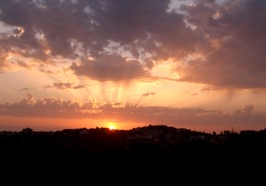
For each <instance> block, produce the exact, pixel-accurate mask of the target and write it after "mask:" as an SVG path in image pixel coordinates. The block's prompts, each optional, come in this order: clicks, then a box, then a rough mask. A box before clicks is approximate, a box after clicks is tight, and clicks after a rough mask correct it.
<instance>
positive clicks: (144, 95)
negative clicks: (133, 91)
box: [142, 92, 156, 97]
mask: <svg viewBox="0 0 266 186" xmlns="http://www.w3.org/2000/svg"><path fill="white" fill-rule="evenodd" d="M155 94H156V93H155V92H146V93H143V94H142V96H143V97H147V96H153V95H155Z"/></svg>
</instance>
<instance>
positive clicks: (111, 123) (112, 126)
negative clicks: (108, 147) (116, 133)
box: [107, 121, 117, 130]
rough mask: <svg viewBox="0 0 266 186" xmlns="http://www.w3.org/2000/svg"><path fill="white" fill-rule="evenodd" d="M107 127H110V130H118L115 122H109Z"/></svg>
mask: <svg viewBox="0 0 266 186" xmlns="http://www.w3.org/2000/svg"><path fill="white" fill-rule="evenodd" d="M107 127H108V128H109V129H110V130H115V129H117V127H116V124H115V123H114V122H113V121H109V122H108V125H107Z"/></svg>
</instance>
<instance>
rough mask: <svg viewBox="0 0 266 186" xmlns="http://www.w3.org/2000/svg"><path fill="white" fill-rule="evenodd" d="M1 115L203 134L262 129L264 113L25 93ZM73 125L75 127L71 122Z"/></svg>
mask: <svg viewBox="0 0 266 186" xmlns="http://www.w3.org/2000/svg"><path fill="white" fill-rule="evenodd" d="M0 116H5V117H6V116H9V117H10V116H13V117H22V118H25V117H28V118H54V119H56V120H57V121H58V119H60V118H61V119H62V120H63V119H67V118H68V119H74V120H76V119H78V118H80V119H82V118H83V119H84V118H85V119H86V118H87V119H94V120H98V121H100V120H106V119H112V120H116V121H117V122H129V123H136V125H137V126H140V125H143V124H146V125H147V124H168V125H171V126H175V127H177V128H178V127H184V126H187V127H188V128H201V130H205V131H210V130H217V129H219V128H224V129H226V128H228V127H235V128H236V129H238V130H244V129H246V128H248V127H250V126H251V125H256V126H257V127H263V126H264V121H265V119H266V113H262V112H257V111H255V108H254V106H253V105H245V106H243V108H240V109H236V110H235V112H232V113H224V112H222V111H220V110H205V109H201V108H167V107H159V106H150V107H148V106H146V107H143V106H135V105H121V104H118V103H116V104H100V103H94V102H87V103H83V104H81V103H79V102H77V101H70V100H62V99H54V98H43V99H36V98H34V97H33V96H32V95H30V94H27V97H26V98H25V99H23V100H21V101H20V102H17V103H4V104H1V105H0ZM66 123H67V125H65V126H69V122H66ZM240 124H241V125H240ZM63 126H64V125H63ZM73 126H75V124H74V123H73ZM206 126H208V127H206ZM32 127H35V126H34V125H33V126H32ZM36 127H37V126H36ZM124 128H126V126H124ZM255 128H256V127H255Z"/></svg>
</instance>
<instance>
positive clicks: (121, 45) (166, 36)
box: [0, 0, 266, 88]
mask: <svg viewBox="0 0 266 186" xmlns="http://www.w3.org/2000/svg"><path fill="white" fill-rule="evenodd" d="M177 2H178V1H177ZM179 3H181V4H182V3H184V2H183V1H180V2H179ZM169 4H170V1H169V0H165V1H160V0H146V1H142V0H134V1H131V0H100V1H91V0H87V1H59V0H56V1H54V0H45V1H41V0H34V1H33V0H25V1H15V0H11V1H1V2H0V12H1V13H0V21H1V27H2V29H1V33H0V40H1V44H0V68H1V71H4V70H6V67H7V66H8V55H11V54H14V53H15V54H17V55H20V56H23V57H25V58H33V59H35V60H38V61H39V63H52V61H53V59H55V58H60V59H71V60H74V62H73V63H72V64H70V65H69V69H71V70H72V71H73V73H74V74H76V75H77V76H85V77H87V78H90V79H93V80H97V81H122V80H133V79H138V78H143V77H145V78H148V77H149V76H151V75H150V73H149V71H150V70H151V69H152V68H153V67H154V66H155V65H156V64H157V63H158V61H160V60H167V59H170V58H171V59H173V60H174V61H175V62H176V71H177V72H178V73H179V74H180V79H179V81H185V82H194V83H204V84H209V85H211V86H214V87H221V88H265V87H266V83H265V81H264V80H265V78H266V77H265V76H266V75H265V74H266V65H265V59H266V53H265V52H264V48H265V47H266V39H265V38H266V37H265V33H266V26H265V24H264V23H266V15H265V14H266V13H265V12H266V11H265V10H266V2H265V1H261V0H243V1H238V0H232V1H223V3H220V2H219V1H207V0H195V1H194V3H192V4H183V5H182V6H181V7H180V8H176V9H173V10H172V11H170V10H169ZM195 56H197V57H195ZM20 64H21V65H23V66H26V65H27V64H26V63H23V64H22V63H21V62H20Z"/></svg>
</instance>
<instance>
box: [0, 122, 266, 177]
mask: <svg viewBox="0 0 266 186" xmlns="http://www.w3.org/2000/svg"><path fill="white" fill-rule="evenodd" d="M265 148H266V130H260V131H241V132H239V133H236V132H231V131H224V132H221V133H220V134H209V133H205V132H199V131H192V130H189V129H184V128H180V129H178V128H173V127H167V126H164V125H149V126H146V127H139V128H134V129H131V130H109V129H107V128H93V129H86V128H81V129H65V130H61V131H55V132H47V131H46V132H44V131H33V130H32V129H30V128H25V129H23V130H22V131H20V132H11V131H2V132H0V149H1V160H4V162H3V165H8V167H12V166H17V165H20V166H19V167H25V166H26V167H27V166H28V164H31V165H32V164H33V166H31V168H32V169H33V170H36V169H37V170H38V168H40V167H45V168H48V169H49V168H51V167H52V170H51V171H59V170H60V171H62V170H64V171H66V170H69V167H71V171H73V170H75V169H78V168H79V167H80V166H83V167H85V168H86V169H94V170H96V169H97V168H99V167H103V166H104V167H105V170H109V171H110V170H111V171H112V169H113V168H114V167H116V168H118V167H119V168H120V169H121V170H128V169H129V168H130V169H131V168H135V169H139V170H138V171H143V172H145V171H154V172H156V170H158V167H160V170H161V171H162V170H164V169H167V170H170V169H174V170H175V171H177V170H179V171H180V172H183V171H190V172H192V173H193V171H196V170H199V169H202V168H205V169H206V168H207V169H208V173H212V171H213V170H217V169H228V168H229V167H230V168H229V169H228V170H227V172H228V171H229V172H230V171H231V173H232V174H233V173H234V171H243V172H244V170H245V171H246V167H247V166H248V167H249V169H250V168H252V169H258V168H259V169H260V168H265V167H264V166H265V165H266V153H265ZM55 165H56V166H55ZM169 168H170V169H169ZM195 168H196V169H195ZM18 170H20V169H18ZM183 173H184V172H183Z"/></svg>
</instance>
